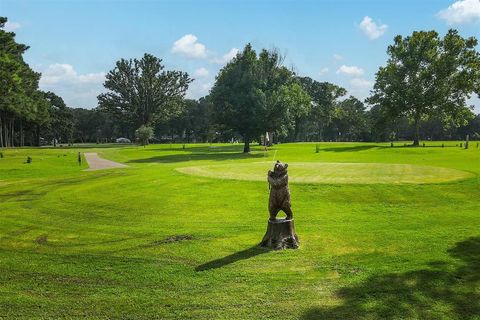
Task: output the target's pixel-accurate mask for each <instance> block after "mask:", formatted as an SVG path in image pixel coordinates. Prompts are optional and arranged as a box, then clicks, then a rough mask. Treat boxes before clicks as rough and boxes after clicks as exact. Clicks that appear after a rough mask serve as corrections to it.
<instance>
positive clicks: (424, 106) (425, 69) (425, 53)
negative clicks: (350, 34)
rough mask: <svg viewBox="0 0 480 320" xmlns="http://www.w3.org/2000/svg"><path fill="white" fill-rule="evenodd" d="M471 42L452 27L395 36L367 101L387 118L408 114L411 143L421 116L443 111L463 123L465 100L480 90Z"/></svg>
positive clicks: (479, 60)
mask: <svg viewBox="0 0 480 320" xmlns="http://www.w3.org/2000/svg"><path fill="white" fill-rule="evenodd" d="M476 45H477V39H475V38H474V37H470V38H463V37H461V36H460V35H459V34H458V32H457V31H456V30H449V31H448V32H447V34H446V35H445V36H444V37H443V38H440V37H439V35H438V33H437V32H435V31H415V32H413V33H412V35H410V36H408V37H405V38H404V37H402V36H400V35H398V36H396V37H395V39H394V43H393V44H392V45H390V46H389V47H388V50H387V53H388V55H389V59H388V61H387V64H386V66H384V67H381V68H380V69H379V70H378V72H377V74H376V83H375V86H374V90H373V93H372V95H371V97H370V98H369V99H368V102H369V103H370V104H373V105H379V106H380V108H382V109H384V111H383V114H384V115H386V116H387V117H388V118H399V117H402V116H406V117H408V118H409V119H410V120H411V121H412V122H413V125H414V128H415V130H414V138H413V144H414V145H415V146H418V145H419V140H420V124H421V121H422V120H425V119H427V118H429V117H431V116H434V115H443V116H444V117H445V118H448V120H449V122H450V123H452V124H453V125H455V126H458V125H460V124H462V123H463V122H465V120H466V118H465V115H468V113H466V110H465V109H466V100H467V99H468V98H469V97H470V95H471V94H472V93H477V94H479V93H480V55H479V53H478V52H477V51H476V50H475V46H476Z"/></svg>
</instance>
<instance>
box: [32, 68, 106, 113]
mask: <svg viewBox="0 0 480 320" xmlns="http://www.w3.org/2000/svg"><path fill="white" fill-rule="evenodd" d="M40 71H41V72H42V77H41V78H40V83H39V86H40V89H42V90H44V91H52V92H54V93H56V94H57V95H59V96H61V97H62V98H63V99H64V100H65V103H66V104H67V105H68V106H69V107H84V108H93V107H95V106H96V105H97V95H98V94H100V93H101V92H103V91H104V90H105V89H104V87H103V85H102V84H103V82H104V81H105V72H98V73H86V74H78V73H77V72H76V71H75V68H74V67H73V66H72V65H70V64H65V63H55V64H51V65H49V66H48V67H47V68H46V69H44V70H40Z"/></svg>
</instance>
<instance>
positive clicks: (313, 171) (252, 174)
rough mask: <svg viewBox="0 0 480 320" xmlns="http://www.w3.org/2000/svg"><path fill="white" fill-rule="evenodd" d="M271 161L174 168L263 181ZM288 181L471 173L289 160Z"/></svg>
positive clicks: (422, 178) (429, 178) (442, 177)
mask: <svg viewBox="0 0 480 320" xmlns="http://www.w3.org/2000/svg"><path fill="white" fill-rule="evenodd" d="M272 164H273V162H272V161H269V162H267V161H263V162H252V163H242V164H237V165H235V166H232V165H231V164H219V165H204V166H191V167H181V168H177V170H178V171H179V172H183V173H187V174H192V175H198V176H203V177H211V178H219V179H233V180H251V181H265V180H266V178H265V172H267V171H268V170H269V169H272ZM289 168H290V169H289V173H290V175H291V176H292V178H291V179H289V180H290V182H291V183H311V184H316V183H322V184H345V183H350V184H376V183H385V184H402V183H412V184H421V183H438V182H446V181H455V180H461V179H467V178H469V177H472V174H470V173H468V172H465V171H460V170H455V169H449V168H442V167H432V166H419V165H412V164H391V163H358V162H357V163H342V162H333V163H332V162H293V163H289Z"/></svg>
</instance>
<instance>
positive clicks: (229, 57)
mask: <svg viewBox="0 0 480 320" xmlns="http://www.w3.org/2000/svg"><path fill="white" fill-rule="evenodd" d="M239 51H240V50H238V49H237V48H232V49H230V51H228V52H227V53H225V54H224V55H223V56H222V57H221V58H213V59H212V62H213V63H217V64H225V63H227V62H229V61H230V60H232V59H233V58H234V57H235V56H236V55H237V53H238V52H239Z"/></svg>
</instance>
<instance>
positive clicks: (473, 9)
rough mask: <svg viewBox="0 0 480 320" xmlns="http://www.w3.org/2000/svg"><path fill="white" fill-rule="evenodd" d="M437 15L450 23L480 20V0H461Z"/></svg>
mask: <svg viewBox="0 0 480 320" xmlns="http://www.w3.org/2000/svg"><path fill="white" fill-rule="evenodd" d="M437 16H438V17H439V18H440V19H443V20H445V21H446V22H447V23H448V24H450V25H452V24H461V23H469V22H474V21H480V0H460V1H457V2H454V3H453V4H451V5H450V6H449V7H448V8H447V9H443V10H441V11H440V12H439V13H438V14H437Z"/></svg>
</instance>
